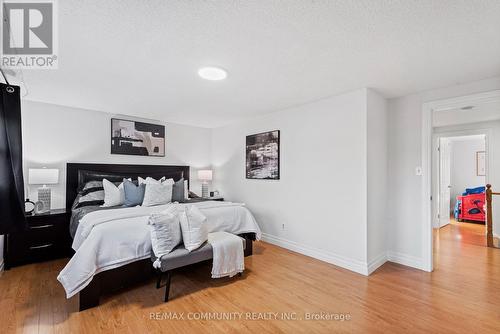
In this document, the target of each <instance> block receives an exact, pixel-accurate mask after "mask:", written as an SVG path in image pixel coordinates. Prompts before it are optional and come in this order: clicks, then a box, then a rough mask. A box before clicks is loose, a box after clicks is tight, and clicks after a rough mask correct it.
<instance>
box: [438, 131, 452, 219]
mask: <svg viewBox="0 0 500 334" xmlns="http://www.w3.org/2000/svg"><path fill="white" fill-rule="evenodd" d="M450 155H451V154H450V140H449V139H448V138H440V139H439V215H438V218H439V227H443V226H445V225H447V224H449V223H450V212H451V208H450V205H451V198H450V197H451V184H450V183H451V182H450V181H451V162H450V160H451V157H450Z"/></svg>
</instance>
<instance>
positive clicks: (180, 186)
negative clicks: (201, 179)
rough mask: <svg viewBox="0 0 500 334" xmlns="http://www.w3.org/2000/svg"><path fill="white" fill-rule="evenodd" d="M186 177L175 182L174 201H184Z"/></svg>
mask: <svg viewBox="0 0 500 334" xmlns="http://www.w3.org/2000/svg"><path fill="white" fill-rule="evenodd" d="M184 200H185V198H184V179H183V178H182V179H180V180H179V181H177V182H175V183H174V187H173V190H172V202H184Z"/></svg>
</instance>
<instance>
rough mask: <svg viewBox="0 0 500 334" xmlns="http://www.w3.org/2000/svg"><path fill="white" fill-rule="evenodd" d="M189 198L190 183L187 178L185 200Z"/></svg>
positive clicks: (185, 181)
mask: <svg viewBox="0 0 500 334" xmlns="http://www.w3.org/2000/svg"><path fill="white" fill-rule="evenodd" d="M187 199H189V184H188V181H187V180H184V200H187Z"/></svg>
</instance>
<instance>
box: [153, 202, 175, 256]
mask: <svg viewBox="0 0 500 334" xmlns="http://www.w3.org/2000/svg"><path fill="white" fill-rule="evenodd" d="M148 224H149V230H150V232H151V245H152V248H153V253H154V254H155V256H156V257H157V258H161V257H162V256H163V255H165V254H168V253H170V252H171V251H172V250H174V248H175V247H176V246H177V245H179V244H180V243H181V242H182V233H181V225H180V222H179V214H178V209H177V205H172V206H170V207H168V208H167V209H166V210H164V211H162V212H159V213H153V214H152V215H151V216H150V217H149V222H148Z"/></svg>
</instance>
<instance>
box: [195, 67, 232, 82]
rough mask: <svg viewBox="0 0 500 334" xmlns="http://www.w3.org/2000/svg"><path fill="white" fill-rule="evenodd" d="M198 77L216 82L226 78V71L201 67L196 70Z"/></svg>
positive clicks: (218, 68)
mask: <svg viewBox="0 0 500 334" xmlns="http://www.w3.org/2000/svg"><path fill="white" fill-rule="evenodd" d="M198 75H199V76H200V77H202V78H203V79H206V80H212V81H218V80H224V79H225V78H227V71H226V70H224V69H222V68H220V67H213V66H208V67H202V68H200V69H199V70H198Z"/></svg>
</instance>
